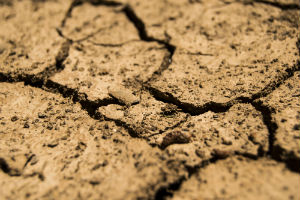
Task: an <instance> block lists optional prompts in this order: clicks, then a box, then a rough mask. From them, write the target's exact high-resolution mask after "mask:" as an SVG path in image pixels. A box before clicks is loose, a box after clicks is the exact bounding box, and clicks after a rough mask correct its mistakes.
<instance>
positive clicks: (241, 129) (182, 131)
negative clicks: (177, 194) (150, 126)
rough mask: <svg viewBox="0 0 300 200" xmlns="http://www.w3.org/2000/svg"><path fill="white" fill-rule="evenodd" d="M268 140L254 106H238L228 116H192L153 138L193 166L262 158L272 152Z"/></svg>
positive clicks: (173, 154) (228, 112)
mask: <svg viewBox="0 0 300 200" xmlns="http://www.w3.org/2000/svg"><path fill="white" fill-rule="evenodd" d="M174 133H176V134H174ZM268 136H269V133H268V129H267V127H266V126H265V125H264V123H263V118H262V115H261V114H260V113H259V112H258V111H256V110H255V108H254V107H252V106H251V105H250V104H236V105H234V106H232V107H231V108H230V109H229V110H228V111H227V112H224V113H214V112H211V111H209V112H206V113H204V114H201V115H198V116H191V117H189V118H188V119H187V120H186V122H184V123H182V124H181V125H180V126H178V127H177V128H174V129H173V130H169V131H167V132H165V133H163V134H161V135H156V136H153V137H152V138H150V141H151V142H152V143H154V144H157V145H159V146H161V147H162V148H166V149H167V151H168V153H169V154H170V155H171V156H174V157H175V158H176V159H179V160H184V161H185V162H186V163H187V164H188V165H191V166H193V165H194V164H195V163H198V161H199V160H208V159H211V158H212V157H215V158H219V157H221V158H222V157H227V156H230V155H233V154H245V155H249V156H253V157H256V156H259V154H260V153H261V152H267V151H268V147H269V141H268Z"/></svg>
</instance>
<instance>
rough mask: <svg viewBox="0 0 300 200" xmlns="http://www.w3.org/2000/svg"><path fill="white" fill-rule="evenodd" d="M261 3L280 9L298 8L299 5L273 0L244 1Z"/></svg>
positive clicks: (299, 7)
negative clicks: (274, 0)
mask: <svg viewBox="0 0 300 200" xmlns="http://www.w3.org/2000/svg"><path fill="white" fill-rule="evenodd" d="M252 2H255V3H262V4H266V5H270V6H274V7H276V8H280V9H281V10H299V9H300V5H299V4H293V3H292V4H284V3H280V2H273V1H266V0H252V1H250V2H248V1H246V3H252Z"/></svg>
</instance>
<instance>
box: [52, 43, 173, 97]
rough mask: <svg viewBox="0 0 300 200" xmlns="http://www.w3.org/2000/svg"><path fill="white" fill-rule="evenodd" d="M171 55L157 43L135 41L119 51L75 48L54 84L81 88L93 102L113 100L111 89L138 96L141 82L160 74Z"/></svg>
mask: <svg viewBox="0 0 300 200" xmlns="http://www.w3.org/2000/svg"><path fill="white" fill-rule="evenodd" d="M168 55H169V53H168V51H167V50H166V49H164V48H163V47H162V46H161V45H159V44H157V43H155V42H143V41H134V42H129V43H126V44H124V45H121V46H117V47H107V46H105V47H104V46H100V45H94V44H92V43H90V42H84V43H80V44H74V45H73V46H72V47H71V49H70V53H69V57H68V58H67V59H66V60H65V62H64V65H65V69H64V70H63V71H62V72H60V73H57V74H55V75H54V76H53V77H52V78H51V80H52V81H54V82H57V83H59V84H61V85H64V86H67V87H71V88H78V89H79V92H82V93H85V94H87V98H88V100H90V101H99V100H100V101H101V100H104V99H109V98H111V97H110V95H109V88H114V87H117V88H118V87H119V88H121V87H125V88H127V89H130V90H132V92H136V91H137V90H138V89H139V86H138V85H139V84H138V83H139V82H145V81H147V80H148V79H149V78H150V77H151V76H152V74H153V73H154V72H155V71H157V70H158V69H159V68H160V67H161V65H162V63H163V62H164V59H165V58H166V57H167V56H168Z"/></svg>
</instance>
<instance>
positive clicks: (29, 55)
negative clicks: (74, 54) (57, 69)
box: [0, 0, 71, 74]
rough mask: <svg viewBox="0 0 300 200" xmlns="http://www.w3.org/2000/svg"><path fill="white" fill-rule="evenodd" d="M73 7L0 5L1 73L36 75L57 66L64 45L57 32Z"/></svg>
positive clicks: (50, 3) (57, 4)
mask: <svg viewBox="0 0 300 200" xmlns="http://www.w3.org/2000/svg"><path fill="white" fill-rule="evenodd" d="M70 4H71V2H70V1H69V0H67V1H60V2H57V1H43V2H34V1H28V0H25V1H12V2H11V5H8V6H6V5H4V6H1V5H0V13H1V14H0V29H1V32H0V72H2V73H13V74H20V73H25V74H37V73H39V72H42V71H43V70H44V69H45V68H46V67H51V66H55V64H56V56H57V54H58V52H59V49H60V48H61V45H62V44H63V43H64V41H65V40H64V39H63V38H61V37H60V36H59V35H58V33H57V31H56V28H57V27H58V26H60V23H61V21H62V20H63V18H64V16H65V12H66V11H67V10H68V8H69V6H70Z"/></svg>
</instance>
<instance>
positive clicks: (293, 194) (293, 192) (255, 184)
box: [169, 157, 300, 200]
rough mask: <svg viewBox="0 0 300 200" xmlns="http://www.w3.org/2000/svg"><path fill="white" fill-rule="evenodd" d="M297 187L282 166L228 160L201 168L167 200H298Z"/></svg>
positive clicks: (297, 182) (261, 161)
mask: <svg viewBox="0 0 300 200" xmlns="http://www.w3.org/2000/svg"><path fill="white" fill-rule="evenodd" d="M299 186H300V176H299V174H297V173H293V172H290V171H288V170H287V169H286V168H285V166H284V164H282V163H277V162H276V161H273V160H269V159H267V158H260V159H258V160H251V159H248V158H243V157H231V158H227V159H226V160H218V161H217V162H215V163H212V164H210V165H208V166H206V167H204V168H201V169H200V170H199V171H198V172H196V174H194V175H193V176H192V177H191V178H190V179H189V180H187V181H186V182H184V183H183V184H182V185H181V187H180V189H179V190H178V191H176V192H175V193H174V194H173V197H172V198H169V199H173V200H179V199H180V200H185V199H189V200H196V199H269V200H271V199H299V198H300V195H299V192H298V190H299V189H298V188H299Z"/></svg>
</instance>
